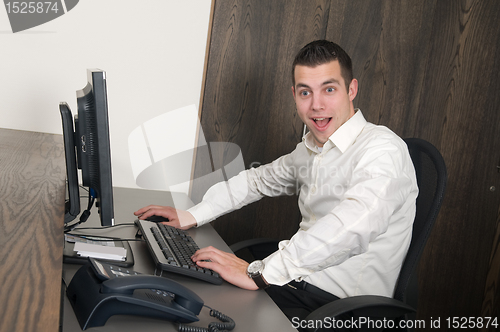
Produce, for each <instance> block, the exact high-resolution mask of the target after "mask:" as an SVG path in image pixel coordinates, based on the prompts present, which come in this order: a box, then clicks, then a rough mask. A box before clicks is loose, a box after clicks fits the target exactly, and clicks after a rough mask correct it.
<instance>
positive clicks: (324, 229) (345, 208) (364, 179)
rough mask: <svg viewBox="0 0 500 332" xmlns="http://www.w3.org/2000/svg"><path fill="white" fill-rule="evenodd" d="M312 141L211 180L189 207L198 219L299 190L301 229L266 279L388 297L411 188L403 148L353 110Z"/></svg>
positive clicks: (405, 241)
mask: <svg viewBox="0 0 500 332" xmlns="http://www.w3.org/2000/svg"><path fill="white" fill-rule="evenodd" d="M313 142H314V141H313V138H312V137H311V135H310V134H307V135H306V136H305V137H304V139H303V141H302V142H301V143H299V144H298V145H297V147H296V149H295V150H294V151H292V152H291V153H290V154H287V155H284V156H282V157H280V158H278V159H277V160H275V161H274V162H272V163H270V164H267V165H263V166H261V167H259V168H256V169H249V170H247V171H243V172H241V173H240V174H239V175H237V176H235V177H233V178H231V179H230V180H229V181H228V182H227V183H219V184H216V185H214V186H213V187H211V188H210V189H209V190H208V191H207V193H206V194H205V196H204V198H203V201H202V202H201V203H199V204H198V205H196V206H194V207H193V208H191V209H189V212H191V214H192V215H193V216H194V217H195V219H196V220H197V223H198V225H202V224H204V223H207V222H209V221H211V220H213V219H215V218H217V217H219V216H221V215H223V214H226V213H228V212H230V211H233V210H235V209H238V208H240V207H242V206H244V205H247V204H249V203H251V202H254V201H257V200H259V199H260V198H262V197H264V196H278V195H290V194H296V193H299V201H298V204H299V208H300V212H301V214H302V221H301V223H300V229H299V230H298V231H297V233H295V235H294V236H293V237H292V238H291V239H290V240H285V241H281V242H280V243H279V249H278V251H276V252H275V253H273V254H272V255H270V256H269V257H267V258H266V259H265V260H264V262H265V269H264V272H263V276H264V278H265V279H266V280H267V282H268V283H270V284H275V285H284V284H286V283H288V282H289V281H291V280H297V281H301V280H304V281H306V282H308V283H310V284H312V285H315V286H317V287H319V288H321V289H323V290H325V291H328V292H330V293H332V294H334V295H336V296H338V297H347V296H354V295H362V294H373V295H383V296H392V295H393V292H394V288H395V285H396V281H397V278H398V275H399V271H400V269H401V265H402V262H403V260H404V257H405V255H406V252H407V250H408V246H409V244H410V240H411V233H412V225H413V220H414V216H415V200H416V197H417V194H418V189H417V181H416V178H415V170H414V168H413V163H412V161H411V159H410V156H409V153H408V148H407V146H406V144H405V143H404V141H403V140H402V139H400V138H399V137H398V136H397V135H396V134H394V133H393V132H392V131H390V130H389V129H388V128H386V127H384V126H377V125H374V124H372V123H369V122H367V121H366V120H365V118H364V117H363V115H362V113H361V111H360V110H357V111H356V113H355V114H354V115H353V116H352V117H351V118H350V119H349V120H348V121H347V122H346V123H345V124H344V125H342V126H341V127H340V128H339V129H337V131H335V132H334V133H333V135H332V136H331V137H330V139H329V140H328V141H327V142H326V143H325V144H324V146H323V148H322V149H319V148H318V147H317V146H315V144H314V143H313ZM283 208H285V209H286V207H283ZM269 222H273V221H272V220H269Z"/></svg>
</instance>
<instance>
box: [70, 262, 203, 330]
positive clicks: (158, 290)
mask: <svg viewBox="0 0 500 332" xmlns="http://www.w3.org/2000/svg"><path fill="white" fill-rule="evenodd" d="M89 261H90V262H89V264H86V265H84V266H82V267H81V268H80V269H79V270H78V271H77V272H76V274H75V276H74V277H73V279H72V280H71V283H70V284H69V286H68V289H67V291H66V294H67V295H68V299H69V301H70V303H71V305H72V306H73V310H74V311H75V314H76V317H77V319H78V322H79V323H80V326H81V328H82V330H85V329H87V328H89V327H94V326H102V325H104V324H105V323H106V321H107V320H108V318H109V317H111V316H113V315H139V316H148V317H157V318H162V319H167V320H170V321H174V322H179V323H190V322H194V321H198V320H199V319H198V317H197V315H198V314H199V313H200V311H201V309H202V308H203V305H204V303H203V300H202V299H201V298H200V297H199V296H198V295H196V294H195V293H194V292H193V291H191V290H189V289H187V288H186V287H184V286H182V285H181V284H179V283H177V282H175V281H173V280H170V279H167V278H163V277H158V276H152V275H144V274H140V273H137V272H133V271H128V270H127V269H126V268H121V267H117V266H113V265H111V264H107V263H103V262H99V261H97V260H95V259H92V258H89Z"/></svg>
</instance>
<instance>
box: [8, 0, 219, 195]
mask: <svg viewBox="0 0 500 332" xmlns="http://www.w3.org/2000/svg"><path fill="white" fill-rule="evenodd" d="M210 6H211V0H184V1H178V0H148V1H137V0H135V1H132V0H81V1H80V2H79V3H78V4H77V5H76V7H74V8H73V9H72V10H71V11H69V12H67V13H66V14H64V15H63V16H61V17H59V18H57V19H55V20H53V21H50V22H47V23H45V24H43V25H40V26H37V27H34V28H31V29H29V30H26V31H22V32H18V33H12V30H11V27H10V24H9V20H8V17H7V13H6V10H4V7H3V6H1V7H0V127H2V128H12V129H21V130H29V131H40V132H47V133H57V134H62V128H61V119H60V114H59V109H58V105H59V102H61V101H66V102H68V104H69V105H70V107H71V109H72V111H73V113H75V112H76V90H79V89H81V88H83V87H84V86H85V85H86V80H87V74H86V69H87V68H99V69H103V70H105V71H106V72H107V85H108V107H109V121H110V136H111V154H112V166H113V184H114V185H115V186H118V187H136V184H135V179H134V176H133V173H132V169H131V165H130V158H129V152H128V136H129V134H130V133H131V132H132V131H133V130H134V129H135V128H136V127H138V126H140V125H141V124H142V123H144V122H146V121H148V120H150V119H153V118H155V117H156V116H159V115H161V114H163V113H165V112H169V111H172V110H176V109H179V108H182V107H185V106H189V105H195V107H196V109H198V105H199V101H200V92H201V83H202V76H203V66H204V60H205V49H206V43H207V32H208V28H209V19H210ZM179 121H182V119H179ZM165 130H168V128H165ZM180 143H184V144H186V146H187V147H190V148H192V147H193V146H194V137H192V139H187V140H184V141H183V142H180ZM177 144H179V142H177ZM165 148H166V149H168V147H165Z"/></svg>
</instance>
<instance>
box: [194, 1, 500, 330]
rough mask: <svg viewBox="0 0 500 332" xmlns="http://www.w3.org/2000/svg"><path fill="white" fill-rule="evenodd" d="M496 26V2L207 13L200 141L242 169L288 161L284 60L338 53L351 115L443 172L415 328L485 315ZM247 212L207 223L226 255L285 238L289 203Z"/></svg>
mask: <svg viewBox="0 0 500 332" xmlns="http://www.w3.org/2000/svg"><path fill="white" fill-rule="evenodd" d="M499 17H500V1H496V0H463V1H455V0H439V1H437V0H424V1H414V0H402V1H390V0H382V1H381V0H349V1H347V0H331V1H326V0H325V1H284V0H283V1H280V0H274V1H272V2H267V1H256V0H247V1H228V0H224V1H220V0H218V1H216V6H215V10H214V20H213V31H212V38H211V47H210V55H209V61H208V64H207V83H206V84H207V86H206V87H205V95H204V98H203V105H202V127H203V129H204V131H205V134H206V136H207V141H208V140H216V141H217V140H219V141H230V142H234V143H236V144H238V145H240V146H241V147H242V151H243V156H244V158H245V163H246V165H247V166H248V165H249V164H250V163H251V162H253V161H259V162H262V163H265V162H269V161H272V160H273V159H275V158H276V157H278V156H280V155H282V154H284V153H287V152H288V151H290V150H291V149H293V147H294V146H295V144H296V142H298V141H299V139H300V135H301V128H302V124H301V123H300V120H299V119H298V118H297V116H296V115H295V108H294V105H293V100H292V99H291V97H290V88H289V87H290V76H289V75H290V68H289V65H290V63H291V60H292V57H293V55H294V54H295V52H296V51H298V50H299V49H300V47H301V46H303V45H304V44H306V43H307V42H309V41H311V40H313V39H318V38H326V39H330V40H332V41H334V42H337V43H338V44H340V45H341V46H342V47H343V48H345V49H346V51H347V52H348V53H349V54H350V55H351V57H352V60H353V65H354V74H355V77H356V78H358V80H359V92H358V96H357V97H356V99H355V106H356V107H359V108H361V110H362V111H363V113H364V115H365V116H366V118H367V119H368V120H369V121H371V122H373V123H376V124H382V125H385V126H388V127H389V128H391V129H392V130H393V131H395V132H396V133H397V134H398V135H400V136H402V137H419V138H423V139H426V140H428V141H430V142H431V143H433V144H434V145H435V146H436V147H437V148H438V149H439V150H440V151H441V153H442V154H443V157H444V159H445V162H446V164H447V167H448V174H449V180H448V188H447V194H446V197H445V201H444V204H443V206H442V209H441V213H440V215H439V217H438V220H437V222H436V225H435V228H434V230H433V232H432V234H431V237H430V239H429V242H428V245H427V247H426V250H425V252H424V254H423V256H422V260H421V264H420V268H419V275H420V278H419V282H420V298H419V303H420V305H419V308H418V316H419V318H420V319H424V320H426V321H427V322H429V320H430V318H431V317H433V318H436V317H443V319H444V318H446V317H450V316H456V317H466V316H467V317H468V316H472V317H479V316H481V315H483V316H486V315H494V314H497V315H498V312H499V311H500V310H499V306H500V275H499V273H500V271H499V270H500V268H499V265H498V264H499V263H498V260H499V259H498V257H499V251H498V243H499V242H498V241H499V240H498V238H499V235H498V234H499V232H500V231H499V227H500V226H499V225H498V223H499V222H498V211H499V207H500V173H499V172H498V170H497V168H496V166H498V165H499V163H500V139H499V136H498V135H499V133H500V112H499V109H500V94H499V93H498V92H499V91H500V82H499V80H498V77H497V76H498V73H499V72H500V25H499V24H498V18H499ZM210 84H213V85H212V86H209V85H210ZM491 187H495V188H496V190H494V191H492V190H490V188H491ZM273 200H274V199H273ZM259 204H262V205H259ZM259 204H257V205H255V206H250V207H246V208H244V209H243V210H241V211H238V213H237V214H231V215H229V216H226V217H224V218H225V219H221V221H219V220H217V221H216V225H215V226H216V229H217V231H218V232H220V233H221V234H223V238H224V239H226V241H228V242H229V243H232V242H234V241H237V240H242V239H245V238H250V237H258V236H269V237H272V236H276V237H278V238H286V237H287V236H288V235H289V234H290V233H293V229H292V228H291V227H289V225H290V223H291V221H290V220H291V218H297V217H296V216H295V215H294V214H292V213H291V212H290V211H286V210H291V209H293V207H294V206H296V199H295V198H294V197H293V199H290V200H287V201H280V202H278V203H276V204H277V205H272V204H271V203H267V202H259ZM283 207H286V208H285V209H283ZM284 210H285V211H284ZM294 212H296V211H294ZM233 220H237V221H239V222H234V223H231V221H233ZM280 223H281V225H282V226H281V227H282V228H281V229H278V228H277V226H276V225H280ZM271 225H272V226H271Z"/></svg>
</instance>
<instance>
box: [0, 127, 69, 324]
mask: <svg viewBox="0 0 500 332" xmlns="http://www.w3.org/2000/svg"><path fill="white" fill-rule="evenodd" d="M65 172H66V167H65V159H64V145H63V140H62V136H61V135H52V134H43V133H34V132H24V131H17V130H8V129H0V285H1V288H0V331H37V332H38V331H57V330H58V329H59V320H60V303H61V278H62V252H63V226H64V200H65V178H66V176H65Z"/></svg>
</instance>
